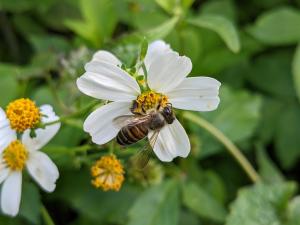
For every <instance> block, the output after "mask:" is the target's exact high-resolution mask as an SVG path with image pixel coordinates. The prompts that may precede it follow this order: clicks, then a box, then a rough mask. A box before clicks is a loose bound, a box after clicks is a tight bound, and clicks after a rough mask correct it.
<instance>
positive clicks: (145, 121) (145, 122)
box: [114, 103, 175, 168]
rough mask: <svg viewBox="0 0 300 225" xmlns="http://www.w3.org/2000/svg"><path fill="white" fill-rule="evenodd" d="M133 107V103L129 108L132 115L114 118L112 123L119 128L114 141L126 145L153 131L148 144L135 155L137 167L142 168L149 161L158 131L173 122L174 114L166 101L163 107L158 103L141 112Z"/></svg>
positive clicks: (134, 105)
mask: <svg viewBox="0 0 300 225" xmlns="http://www.w3.org/2000/svg"><path fill="white" fill-rule="evenodd" d="M135 107H136V104H135V103H133V107H132V108H131V112H132V113H133V115H124V116H119V117H117V118H115V119H114V124H115V125H116V126H118V127H119V128H121V129H120V131H119V133H118V134H117V136H116V141H117V143H118V144H120V145H121V146H128V145H131V144H134V143H136V142H138V141H140V140H142V139H144V138H145V137H147V136H148V133H149V132H150V131H153V134H152V135H151V137H149V145H146V146H144V147H143V149H142V150H141V151H140V152H139V154H138V155H137V161H138V164H140V165H139V167H140V168H144V167H145V166H146V164H147V163H148V161H149V158H150V156H151V153H152V151H151V147H152V148H153V147H154V145H155V142H156V140H157V138H158V134H159V131H160V130H161V129H162V128H163V127H164V126H165V125H166V124H172V123H173V121H174V120H175V114H174V111H173V108H172V104H171V103H167V105H166V106H164V107H161V106H160V105H158V106H157V108H156V109H155V110H151V111H150V112H146V111H143V113H136V112H135Z"/></svg>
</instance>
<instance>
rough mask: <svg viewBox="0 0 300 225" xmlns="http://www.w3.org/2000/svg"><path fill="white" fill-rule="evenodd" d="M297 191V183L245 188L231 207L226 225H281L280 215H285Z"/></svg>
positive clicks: (258, 185)
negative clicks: (289, 201)
mask: <svg viewBox="0 0 300 225" xmlns="http://www.w3.org/2000/svg"><path fill="white" fill-rule="evenodd" d="M295 191H296V184H295V183H281V184H277V185H265V184H257V185H255V186H252V187H248V188H244V189H242V190H240V191H239V194H238V197H237V199H236V200H235V201H234V202H233V204H232V205H231V210H230V214H229V216H228V217H227V219H226V225H241V224H243V225H253V224H255V225H270V224H274V225H275V224H276V225H279V224H281V216H280V214H283V213H284V211H285V209H286V208H287V206H288V200H289V199H290V198H291V197H292V195H293V194H294V193H295Z"/></svg>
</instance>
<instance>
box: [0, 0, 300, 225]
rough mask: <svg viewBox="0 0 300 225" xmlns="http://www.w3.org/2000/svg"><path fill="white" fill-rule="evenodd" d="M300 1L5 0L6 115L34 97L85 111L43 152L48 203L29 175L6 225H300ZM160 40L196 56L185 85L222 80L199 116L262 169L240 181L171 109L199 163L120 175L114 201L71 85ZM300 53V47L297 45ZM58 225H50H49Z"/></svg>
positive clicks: (125, 157)
mask: <svg viewBox="0 0 300 225" xmlns="http://www.w3.org/2000/svg"><path fill="white" fill-rule="evenodd" d="M299 7H300V1H299V0H250V1H246V0H203V1H200V0H195V1H194V0H152V1H151V0H43V1H40V0H0V61H1V62H0V90H1V97H0V106H1V107H2V108H5V107H6V105H7V104H8V103H9V102H10V101H11V100H14V99H16V98H20V97H30V98H31V99H33V100H35V101H36V102H37V104H38V105H41V104H44V103H49V104H52V105H53V106H54V108H55V110H56V112H57V113H58V115H60V116H67V115H70V114H74V113H76V112H78V111H79V112H82V113H79V114H78V116H77V117H75V118H73V119H69V120H66V121H64V124H63V126H62V129H61V130H60V131H59V133H58V134H57V135H56V137H55V138H54V140H53V141H51V143H50V144H49V145H48V146H46V147H45V148H44V149H43V150H44V151H45V152H47V153H48V154H49V155H50V157H51V158H52V159H53V160H54V162H55V163H56V164H57V165H58V167H59V170H60V179H59V180H58V184H57V189H56V191H55V192H54V193H52V194H45V193H44V192H42V191H40V190H39V189H38V187H37V186H36V185H35V184H34V183H31V181H30V179H27V177H25V179H24V182H23V194H22V204H21V211H20V214H19V216H18V217H16V218H9V217H7V216H4V215H0V224H1V225H9V224H13V225H19V224H22V225H39V224H47V225H50V224H51V223H49V221H48V222H47V220H45V215H43V214H42V213H41V207H42V205H45V207H46V208H47V209H48V211H49V214H50V216H51V217H52V219H53V221H54V222H55V224H57V225H60V224H64V225H92V224H98V225H100V224H101V225H119V224H120V225H176V224H178V225H186V224H188V225H204V224H205V225H218V224H227V225H241V224H243V225H254V224H255V225H270V224H276V225H277V224H283V225H298V224H300V197H297V194H298V195H299V191H298V190H297V185H298V184H299V182H300V166H299V163H300V138H299V134H300V104H299V100H300V44H298V43H300V8H299ZM143 37H146V38H147V40H148V41H149V43H150V42H151V41H153V40H157V39H163V40H165V41H166V42H168V43H169V44H170V45H171V47H172V48H173V49H174V50H176V51H178V52H179V53H180V54H183V55H187V56H188V57H190V58H191V59H192V62H193V71H192V74H191V76H199V75H206V76H211V77H215V78H216V79H218V80H220V81H221V82H222V86H221V90H220V98H221V103H220V106H219V108H218V109H217V110H216V111H214V112H210V113H195V115H196V116H198V117H199V118H203V119H205V120H207V121H208V122H209V123H210V124H211V125H212V126H214V127H216V128H217V129H218V130H220V131H221V132H223V133H224V134H225V136H226V137H228V138H229V139H230V140H231V141H232V142H234V143H235V144H236V145H237V146H238V147H239V148H240V149H241V150H242V152H243V153H244V154H245V155H246V157H247V158H248V159H249V161H250V162H251V163H252V164H253V166H254V167H255V168H256V169H257V170H258V171H259V174H260V176H261V177H262V181H263V182H262V183H260V184H252V183H251V180H250V179H249V178H248V177H247V175H246V173H245V172H244V171H243V170H242V169H241V167H240V166H239V164H238V163H237V162H236V161H235V160H234V159H233V158H232V156H231V155H230V154H229V153H228V151H227V149H226V148H225V147H224V146H223V145H222V143H220V142H219V141H218V140H216V138H215V137H214V135H213V134H211V133H209V132H208V131H207V130H205V129H203V128H202V127H199V126H197V125H196V124H195V123H192V122H189V120H187V119H186V118H184V117H183V116H182V112H179V111H178V112H177V116H178V117H179V119H180V121H181V122H182V123H183V124H184V127H185V128H186V130H187V132H188V134H189V137H190V140H191V143H192V152H191V154H190V155H189V157H188V158H187V159H176V160H175V161H174V162H172V163H162V162H159V161H158V160H155V159H153V160H151V162H150V164H149V165H148V167H147V169H146V170H144V171H143V172H140V171H137V170H136V169H135V168H134V165H132V164H131V163H130V156H132V154H134V153H136V152H137V151H138V150H139V149H140V145H135V146H133V147H131V148H129V149H126V150H120V149H118V147H115V148H116V150H115V154H116V155H117V156H118V158H119V159H120V160H121V161H122V162H123V164H124V166H125V168H126V180H125V183H124V185H123V187H122V188H121V190H120V191H119V192H104V191H102V190H97V189H94V188H93V187H92V186H91V184H90V179H91V177H90V166H91V165H92V164H93V162H94V161H95V160H96V159H98V158H99V157H100V156H101V155H105V154H107V152H108V148H109V147H111V146H115V145H113V144H110V145H109V146H108V145H106V146H96V145H93V144H92V143H91V141H90V138H89V136H88V135H87V134H85V133H84V132H83V130H82V123H83V121H84V118H86V116H87V115H88V113H89V112H90V111H91V108H88V110H83V111H82V109H85V108H86V107H87V106H89V105H91V104H92V103H93V101H94V99H92V98H89V97H87V96H84V95H82V94H81V93H80V92H79V91H78V89H77V88H76V85H75V80H76V78H77V77H79V76H80V75H82V73H83V66H84V64H85V63H86V62H87V61H89V60H90V59H91V56H92V54H93V53H94V52H95V51H96V50H98V49H106V50H109V51H111V52H113V53H114V54H115V55H117V56H118V57H119V58H120V59H121V60H122V61H123V62H124V63H125V64H126V65H127V66H132V65H134V63H135V60H136V58H137V56H138V53H139V50H140V45H141V40H142V39H143ZM297 45H298V47H297ZM52 225H53V224H52Z"/></svg>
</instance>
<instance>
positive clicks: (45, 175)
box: [26, 151, 59, 192]
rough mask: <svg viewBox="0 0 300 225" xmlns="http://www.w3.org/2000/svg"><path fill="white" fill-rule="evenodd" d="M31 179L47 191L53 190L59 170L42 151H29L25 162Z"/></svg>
mask: <svg viewBox="0 0 300 225" xmlns="http://www.w3.org/2000/svg"><path fill="white" fill-rule="evenodd" d="M26 166H27V169H28V172H29V173H30V175H31V176H32V177H33V179H34V180H35V181H36V182H37V183H38V184H39V185H40V186H41V187H42V188H43V189H44V190H45V191H47V192H52V191H54V189H55V187H56V184H55V182H56V180H57V179H58V177H59V172H58V169H57V167H56V165H55V164H54V163H53V162H52V160H51V159H50V158H49V157H48V156H47V155H46V154H45V153H43V152H39V151H37V152H31V153H30V154H29V158H28V161H27V163H26Z"/></svg>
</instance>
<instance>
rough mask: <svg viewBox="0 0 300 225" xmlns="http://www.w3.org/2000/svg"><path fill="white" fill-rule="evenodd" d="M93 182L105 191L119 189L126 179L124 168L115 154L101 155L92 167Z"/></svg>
mask: <svg viewBox="0 0 300 225" xmlns="http://www.w3.org/2000/svg"><path fill="white" fill-rule="evenodd" d="M91 174H92V176H93V179H92V184H93V185H94V186H95V187H96V188H102V189H103V190H104V191H108V190H114V191H119V190H120V188H121V186H122V183H123V181H124V169H123V166H122V164H121V162H120V161H119V160H118V159H117V158H116V156H114V155H108V156H103V157H101V158H100V159H99V160H98V161H97V162H96V163H95V164H94V165H93V166H92V168H91Z"/></svg>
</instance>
